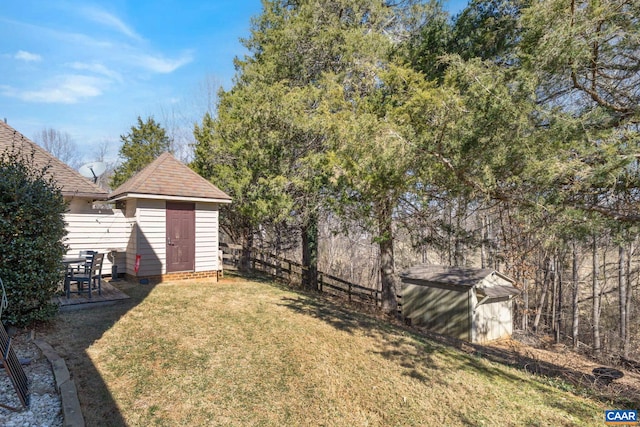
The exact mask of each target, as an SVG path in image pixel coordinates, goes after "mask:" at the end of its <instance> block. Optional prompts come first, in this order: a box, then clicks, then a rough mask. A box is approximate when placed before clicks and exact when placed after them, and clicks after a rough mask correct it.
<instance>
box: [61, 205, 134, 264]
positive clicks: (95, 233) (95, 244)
mask: <svg viewBox="0 0 640 427" xmlns="http://www.w3.org/2000/svg"><path fill="white" fill-rule="evenodd" d="M64 219H65V222H66V224H67V236H66V238H65V239H64V243H66V244H67V245H68V247H69V249H68V251H67V254H68V255H77V254H78V253H79V251H82V250H94V251H98V252H101V253H105V254H109V251H110V250H111V249H116V248H117V249H125V248H126V247H127V243H128V241H129V236H130V234H131V228H132V223H131V222H130V221H128V220H127V218H125V216H124V214H123V213H122V212H121V211H120V210H117V209H116V210H110V209H106V210H101V211H93V212H91V213H83V214H79V213H67V214H65V216H64ZM111 265H112V263H111V256H105V262H104V264H103V267H102V273H103V274H111ZM116 265H117V266H118V271H119V272H122V271H124V270H125V266H126V265H127V261H126V259H125V254H124V253H118V254H116Z"/></svg>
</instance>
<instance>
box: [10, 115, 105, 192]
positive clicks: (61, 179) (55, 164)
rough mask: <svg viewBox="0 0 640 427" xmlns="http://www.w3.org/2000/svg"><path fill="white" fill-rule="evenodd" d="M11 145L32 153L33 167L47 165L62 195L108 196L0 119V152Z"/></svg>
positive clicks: (24, 153) (23, 151) (24, 152)
mask: <svg viewBox="0 0 640 427" xmlns="http://www.w3.org/2000/svg"><path fill="white" fill-rule="evenodd" d="M12 147H15V148H16V149H17V150H18V151H19V152H20V153H21V154H23V155H25V156H30V155H31V153H33V163H34V164H33V166H34V167H36V168H38V169H41V168H44V167H46V166H49V169H48V171H47V173H48V174H49V176H51V177H52V178H53V179H54V180H55V181H56V183H57V185H58V186H59V187H60V189H61V191H62V195H63V196H65V197H81V198H87V199H93V200H105V199H106V198H107V197H108V193H107V192H106V191H105V190H103V189H102V188H100V187H98V186H97V185H96V184H94V183H93V182H91V181H90V180H88V179H87V178H85V177H83V176H82V175H80V174H79V173H78V172H77V171H75V170H74V169H72V168H71V167H70V166H69V165H67V164H66V163H64V162H62V161H61V160H59V159H58V158H56V157H55V156H54V155H52V154H51V153H49V152H48V151H47V150H45V149H44V148H42V147H40V146H39V145H38V144H36V143H35V142H33V141H31V140H30V139H28V138H27V137H25V136H24V135H22V134H21V133H20V132H18V131H17V130H15V129H14V128H12V127H11V126H9V125H8V124H6V123H5V122H4V121H1V120H0V153H3V152H5V150H9V151H10V150H11V149H12Z"/></svg>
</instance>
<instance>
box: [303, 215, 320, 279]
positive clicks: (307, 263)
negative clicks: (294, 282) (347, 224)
mask: <svg viewBox="0 0 640 427" xmlns="http://www.w3.org/2000/svg"><path fill="white" fill-rule="evenodd" d="M302 284H303V286H304V287H306V288H307V289H312V290H317V289H318V216H317V215H315V214H310V215H309V218H308V219H307V221H306V223H305V224H304V225H303V226H302Z"/></svg>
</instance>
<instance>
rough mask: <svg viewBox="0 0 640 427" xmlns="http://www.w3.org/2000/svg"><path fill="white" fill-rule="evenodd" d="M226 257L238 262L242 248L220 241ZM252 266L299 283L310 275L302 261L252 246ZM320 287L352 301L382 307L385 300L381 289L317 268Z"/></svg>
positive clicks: (231, 261) (254, 268)
mask: <svg viewBox="0 0 640 427" xmlns="http://www.w3.org/2000/svg"><path fill="white" fill-rule="evenodd" d="M221 249H222V251H223V254H224V255H223V259H224V260H225V262H227V263H229V264H231V265H238V262H239V261H238V258H237V257H239V252H240V251H239V248H238V247H237V246H235V245H221ZM250 253H251V255H250V259H249V260H250V262H251V268H252V269H253V270H256V271H260V272H262V273H266V274H269V275H270V276H272V277H274V278H277V279H279V280H282V281H285V282H287V283H300V284H302V281H303V280H304V278H305V276H307V274H306V273H307V269H305V268H304V267H303V266H302V264H299V263H297V262H295V261H291V260H288V259H285V258H282V257H279V256H276V255H273V254H271V253H269V252H267V251H265V250H262V249H258V248H251V250H250ZM317 282H318V288H317V290H318V291H320V292H324V293H327V294H330V295H333V296H336V297H339V298H344V299H346V300H348V301H349V302H356V303H361V304H366V305H371V306H375V307H379V306H380V305H381V301H382V295H381V292H380V290H378V289H373V288H367V287H365V286H361V285H358V284H356V283H352V282H349V281H347V280H344V279H341V278H340V277H336V276H333V275H331V274H327V273H323V272H321V271H318V272H317Z"/></svg>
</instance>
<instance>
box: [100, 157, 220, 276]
mask: <svg viewBox="0 0 640 427" xmlns="http://www.w3.org/2000/svg"><path fill="white" fill-rule="evenodd" d="M109 200H110V201H112V202H115V204H116V209H117V210H121V211H122V212H124V217H125V219H126V220H127V221H128V222H129V223H130V224H131V234H130V236H129V241H128V243H127V245H126V248H124V249H123V251H124V252H125V253H126V262H125V264H126V272H125V274H126V275H127V276H132V277H135V278H148V279H154V280H164V279H190V278H217V277H218V273H219V271H221V270H222V265H221V262H220V259H219V254H218V243H219V240H218V237H219V236H218V210H219V207H220V205H221V204H225V203H231V198H230V197H229V196H228V195H227V194H225V193H224V192H223V191H221V190H220V189H219V188H218V187H216V186H215V185H213V184H212V183H210V182H209V181H207V180H206V179H204V178H203V177H201V176H200V175H198V174H197V173H195V172H194V171H192V170H191V169H190V168H189V167H188V166H186V165H185V164H184V163H182V162H180V161H179V160H177V159H176V158H175V157H174V156H173V155H172V154H170V153H163V154H162V155H160V157H158V158H157V159H155V160H154V161H153V162H152V163H151V164H149V165H148V166H147V167H145V168H144V169H143V170H141V171H140V172H138V173H137V174H136V175H134V176H133V177H131V178H130V179H129V180H127V181H126V182H125V183H124V184H122V185H121V186H120V187H118V188H116V189H115V190H113V192H112V193H111V195H110V198H109Z"/></svg>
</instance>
